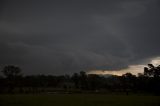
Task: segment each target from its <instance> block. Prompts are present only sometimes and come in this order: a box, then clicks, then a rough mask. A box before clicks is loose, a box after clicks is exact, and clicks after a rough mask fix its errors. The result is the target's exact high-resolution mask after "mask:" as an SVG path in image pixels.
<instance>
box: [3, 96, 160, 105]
mask: <svg viewBox="0 0 160 106" xmlns="http://www.w3.org/2000/svg"><path fill="white" fill-rule="evenodd" d="M0 106H160V97H158V96H135V95H129V96H125V95H99V94H52V95H42V94H41V95H0Z"/></svg>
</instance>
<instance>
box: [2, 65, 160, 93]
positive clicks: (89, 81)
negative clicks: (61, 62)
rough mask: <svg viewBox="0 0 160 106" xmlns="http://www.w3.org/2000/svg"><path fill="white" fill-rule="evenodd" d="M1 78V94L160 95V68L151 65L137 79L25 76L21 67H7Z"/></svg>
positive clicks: (82, 75) (93, 76)
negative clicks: (116, 93)
mask: <svg viewBox="0 0 160 106" xmlns="http://www.w3.org/2000/svg"><path fill="white" fill-rule="evenodd" d="M1 72H2V73H3V76H0V93H1V94H4V93H12V94H14V93H114V92H118V93H125V94H127V95H128V94H129V93H150V94H156V95H160V66H154V65H152V64H148V67H144V73H139V74H138V75H137V76H136V75H133V74H131V73H125V74H123V75H122V76H116V75H110V76H104V75H96V74H86V73H85V72H84V71H81V72H79V73H74V74H73V75H60V76H54V75H43V74H42V75H28V76H27V75H23V74H22V70H21V69H20V67H17V66H14V65H8V66H5V67H4V68H3V69H2V70H1Z"/></svg>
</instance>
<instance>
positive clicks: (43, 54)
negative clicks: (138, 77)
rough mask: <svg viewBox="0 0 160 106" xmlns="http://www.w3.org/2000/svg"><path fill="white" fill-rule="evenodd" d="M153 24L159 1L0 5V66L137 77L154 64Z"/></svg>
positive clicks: (158, 37) (35, 0) (158, 53)
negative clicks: (136, 75) (134, 74)
mask: <svg viewBox="0 0 160 106" xmlns="http://www.w3.org/2000/svg"><path fill="white" fill-rule="evenodd" d="M159 19H160V1H159V0H1V1H0V67H2V66H4V65H17V66H19V67H21V69H22V70H23V73H25V74H55V75H59V74H71V73H75V72H79V71H86V72H87V73H98V74H99V73H101V74H106V73H114V74H120V73H121V72H126V70H127V71H129V72H131V73H139V72H142V71H143V66H145V65H146V64H148V63H156V64H158V63H160V58H159V57H160V47H159V45H160V30H159V28H160V20H159ZM122 70H123V71H122ZM124 70H125V71H124Z"/></svg>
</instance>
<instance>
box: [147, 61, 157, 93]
mask: <svg viewBox="0 0 160 106" xmlns="http://www.w3.org/2000/svg"><path fill="white" fill-rule="evenodd" d="M144 75H145V76H147V77H150V82H149V83H148V85H149V86H152V87H151V89H152V91H153V92H154V93H155V94H156V95H160V65H159V66H157V67H155V66H154V65H153V64H148V68H147V67H144Z"/></svg>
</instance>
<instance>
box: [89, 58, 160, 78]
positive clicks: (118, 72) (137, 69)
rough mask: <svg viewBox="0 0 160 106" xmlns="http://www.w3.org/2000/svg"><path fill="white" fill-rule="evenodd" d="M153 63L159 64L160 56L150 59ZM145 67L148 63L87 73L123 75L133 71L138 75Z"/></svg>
mask: <svg viewBox="0 0 160 106" xmlns="http://www.w3.org/2000/svg"><path fill="white" fill-rule="evenodd" d="M149 63H151V64H153V65H155V66H158V65H160V57H156V58H153V59H151V60H150V62H149ZM144 67H146V65H144V64H140V65H130V66H129V67H128V68H126V69H121V70H115V71H114V70H92V71H89V72H88V73H87V74H101V75H105V74H112V75H118V76H120V75H122V74H125V73H132V74H134V75H137V74H138V73H143V71H144V70H143V69H144Z"/></svg>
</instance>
